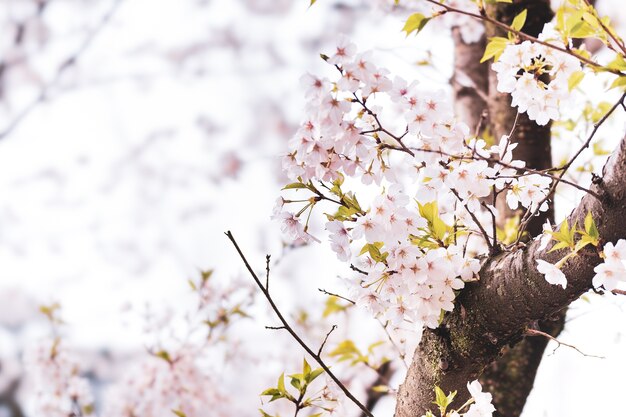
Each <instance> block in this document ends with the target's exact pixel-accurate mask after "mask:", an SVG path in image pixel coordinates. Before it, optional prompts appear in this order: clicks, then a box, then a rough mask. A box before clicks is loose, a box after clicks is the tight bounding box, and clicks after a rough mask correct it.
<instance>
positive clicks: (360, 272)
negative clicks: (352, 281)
mask: <svg viewBox="0 0 626 417" xmlns="http://www.w3.org/2000/svg"><path fill="white" fill-rule="evenodd" d="M350 269H351V270H353V271H355V272H358V273H359V274H361V275H369V274H368V273H367V272H365V271H364V270H362V269H360V268H358V267H356V266H354V264H350Z"/></svg>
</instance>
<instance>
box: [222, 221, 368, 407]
mask: <svg viewBox="0 0 626 417" xmlns="http://www.w3.org/2000/svg"><path fill="white" fill-rule="evenodd" d="M225 234H226V236H227V237H228V239H229V240H230V241H231V243H232V244H233V246H234V247H235V249H236V250H237V253H238V254H239V257H240V258H241V260H242V261H243V263H244V265H245V266H246V269H247V270H248V272H249V273H250V275H251V276H252V278H253V279H254V282H255V283H256V284H257V286H258V287H259V289H260V290H261V292H262V293H263V295H264V296H265V298H266V299H267V301H268V303H269V304H270V306H271V307H272V310H274V313H276V316H277V317H278V319H279V320H280V322H281V323H282V324H283V326H284V329H285V330H287V332H289V334H290V335H291V337H293V338H294V339H295V341H296V342H297V343H298V344H299V345H300V346H301V347H302V349H304V350H305V351H306V353H308V354H309V355H310V356H311V357H312V358H313V359H314V360H315V361H316V362H317V363H318V364H319V365H320V366H321V367H322V369H323V370H324V371H325V372H326V374H328V376H329V377H330V378H331V379H332V380H333V381H334V382H335V383H336V384H337V386H339V388H340V389H341V391H343V393H344V394H345V395H346V397H348V398H349V399H350V401H352V402H353V403H354V404H355V405H356V406H357V407H359V408H360V409H361V411H363V413H365V415H367V416H368V417H374V415H373V414H372V413H371V412H370V411H369V410H368V409H367V408H366V407H365V406H364V405H363V404H362V403H361V402H360V401H359V400H357V399H356V398H355V397H354V395H352V393H351V392H350V391H349V390H348V388H346V386H345V385H344V384H343V383H342V382H341V381H340V380H339V378H337V376H335V374H334V373H333V372H332V371H331V370H330V368H329V367H328V365H326V363H325V362H324V361H323V360H322V358H320V356H319V355H317V354H316V353H315V352H313V351H312V350H311V348H310V347H309V346H308V345H307V344H306V343H304V341H303V340H302V339H301V338H300V336H298V334H297V333H296V332H295V330H294V329H293V328H292V327H291V326H290V325H289V323H287V320H285V318H284V317H283V315H282V313H281V312H280V310H279V309H278V307H277V306H276V304H275V303H274V300H273V299H272V297H271V295H270V294H269V292H268V291H267V290H266V289H265V288H263V284H262V283H261V281H260V280H259V277H258V276H257V274H256V273H255V272H254V270H253V269H252V267H251V266H250V264H249V263H248V260H247V259H246V257H245V255H244V254H243V252H242V251H241V249H240V248H239V245H238V244H237V241H236V240H235V237H234V236H233V234H232V233H231V232H230V231H227V232H226V233H225Z"/></svg>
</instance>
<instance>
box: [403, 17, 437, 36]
mask: <svg viewBox="0 0 626 417" xmlns="http://www.w3.org/2000/svg"><path fill="white" fill-rule="evenodd" d="M430 19H431V18H430V17H426V16H424V15H423V14H421V13H413V14H412V15H411V16H409V18H408V19H407V20H406V22H405V23H404V27H403V28H402V31H403V32H406V36H409V35H410V34H411V33H413V32H415V34H418V33H419V32H420V31H421V30H422V29H424V26H426V23H428V21H429V20H430Z"/></svg>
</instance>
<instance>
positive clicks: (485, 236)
mask: <svg viewBox="0 0 626 417" xmlns="http://www.w3.org/2000/svg"><path fill="white" fill-rule="evenodd" d="M450 191H452V194H454V195H455V196H456V198H457V199H458V200H459V202H461V204H462V205H463V207H464V208H465V211H467V212H468V213H469V215H470V217H471V218H472V220H474V223H476V226H478V228H479V229H480V232H481V233H482V235H483V237H484V238H485V242H487V246H488V247H489V253H491V254H494V253H496V251H497V249H496V247H495V246H493V245H492V244H491V239H489V235H488V234H487V232H486V231H485V228H484V227H483V225H482V224H481V223H480V222H479V221H478V218H477V217H476V215H475V214H474V213H472V211H471V210H470V209H469V208H468V207H467V205H466V204H464V203H463V200H462V199H461V196H460V195H459V193H458V192H457V191H456V190H455V189H454V188H450Z"/></svg>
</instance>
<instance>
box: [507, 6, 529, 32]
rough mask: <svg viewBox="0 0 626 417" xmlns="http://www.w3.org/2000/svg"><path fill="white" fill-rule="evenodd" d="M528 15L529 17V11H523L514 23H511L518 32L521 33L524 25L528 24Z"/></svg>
mask: <svg viewBox="0 0 626 417" xmlns="http://www.w3.org/2000/svg"><path fill="white" fill-rule="evenodd" d="M526 15H528V10H526V9H524V10H522V11H521V12H520V13H519V14H518V15H517V16H515V18H514V19H513V23H511V27H512V28H513V29H515V30H517V31H521V30H522V28H523V27H524V23H526Z"/></svg>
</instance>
